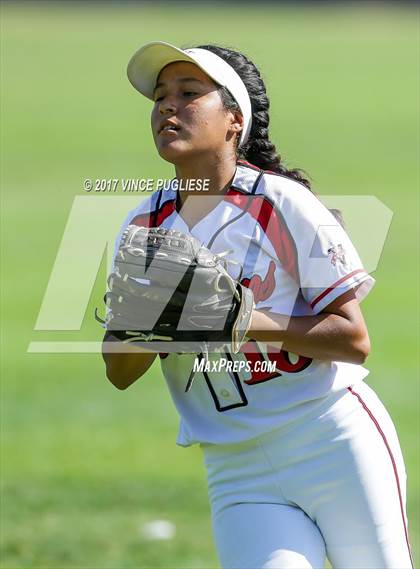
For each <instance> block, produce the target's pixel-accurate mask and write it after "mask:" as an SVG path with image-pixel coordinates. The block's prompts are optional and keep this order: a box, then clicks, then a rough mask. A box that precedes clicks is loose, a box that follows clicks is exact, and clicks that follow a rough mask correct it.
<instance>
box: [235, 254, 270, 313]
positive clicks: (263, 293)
mask: <svg viewBox="0 0 420 569" xmlns="http://www.w3.org/2000/svg"><path fill="white" fill-rule="evenodd" d="M275 270H276V264H275V262H274V261H270V265H269V267H268V271H267V274H266V276H265V278H264V280H262V278H261V277H260V276H259V275H254V276H253V277H251V278H250V279H242V281H241V284H243V285H244V286H246V287H247V288H250V289H251V290H252V292H253V293H254V300H255V303H257V302H260V301H261V300H266V299H267V298H270V296H271V295H272V294H273V290H274V287H275V284H276V280H275V278H274V272H275Z"/></svg>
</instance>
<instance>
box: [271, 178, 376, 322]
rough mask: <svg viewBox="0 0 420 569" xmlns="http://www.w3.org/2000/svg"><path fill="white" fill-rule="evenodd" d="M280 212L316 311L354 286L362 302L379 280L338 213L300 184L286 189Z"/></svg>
mask: <svg viewBox="0 0 420 569" xmlns="http://www.w3.org/2000/svg"><path fill="white" fill-rule="evenodd" d="M280 212H281V218H282V223H284V224H285V225H286V226H287V231H288V233H289V235H290V238H291V242H292V243H293V248H291V251H292V254H293V255H294V256H295V259H294V264H295V266H296V269H297V271H296V276H297V278H298V280H299V286H300V290H301V292H302V295H303V297H304V299H305V300H306V302H307V303H308V304H309V305H310V307H311V309H312V311H313V312H314V313H315V314H318V313H319V312H321V311H322V310H323V309H324V308H325V307H326V306H327V305H328V304H330V303H331V302H333V301H334V300H335V299H336V298H338V297H339V296H341V295H342V294H344V293H345V292H347V291H348V290H350V289H354V290H355V294H356V298H357V299H358V301H359V302H361V301H362V300H363V298H365V297H366V295H367V294H368V292H369V291H370V290H371V288H372V287H373V285H374V283H375V280H374V279H373V278H372V277H371V276H370V275H369V274H368V273H367V272H366V270H365V269H364V267H363V264H362V261H361V259H360V257H359V255H358V253H357V251H356V249H355V247H354V245H353V243H352V242H351V240H350V238H349V236H348V234H347V232H346V231H345V229H344V228H343V227H342V225H341V224H340V223H339V222H338V220H337V219H336V218H335V216H334V215H333V214H332V213H331V212H330V211H329V210H328V209H327V208H326V207H325V206H324V205H323V204H322V202H321V201H320V200H319V199H318V198H317V197H316V196H315V195H314V194H313V193H312V192H311V191H310V190H308V189H306V188H304V187H303V186H302V185H297V184H293V189H291V190H290V191H288V192H285V195H284V196H283V199H282V200H281V204H280Z"/></svg>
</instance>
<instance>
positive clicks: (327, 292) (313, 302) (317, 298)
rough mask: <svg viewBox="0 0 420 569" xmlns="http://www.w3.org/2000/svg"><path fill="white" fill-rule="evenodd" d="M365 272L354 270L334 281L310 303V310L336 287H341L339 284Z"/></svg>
mask: <svg viewBox="0 0 420 569" xmlns="http://www.w3.org/2000/svg"><path fill="white" fill-rule="evenodd" d="M365 272H366V271H365V270H364V269H356V270H355V271H352V272H351V273H349V274H348V275H345V276H344V277H342V278H341V279H339V280H338V281H336V282H335V283H334V284H332V285H331V286H330V287H328V288H326V289H325V290H324V291H323V292H321V294H320V295H319V296H317V297H316V298H315V299H314V300H313V301H312V302H311V308H314V306H315V304H318V302H319V301H320V300H322V299H323V298H324V297H325V296H327V294H329V293H330V292H331V291H332V290H334V289H335V288H336V287H338V286H339V285H341V283H343V282H344V281H346V280H347V279H349V278H350V277H352V276H353V275H356V274H357V273H365Z"/></svg>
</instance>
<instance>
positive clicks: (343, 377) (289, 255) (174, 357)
mask: <svg viewBox="0 0 420 569" xmlns="http://www.w3.org/2000/svg"><path fill="white" fill-rule="evenodd" d="M176 197H177V191H176V190H175V189H174V188H173V187H170V188H169V189H167V190H160V191H158V192H156V193H154V194H153V195H152V196H151V197H150V198H149V199H147V200H144V201H143V202H142V203H141V204H140V205H139V207H138V208H136V209H135V210H133V211H132V212H130V214H129V215H128V216H127V218H126V220H125V222H124V224H123V226H122V228H121V233H122V231H123V230H124V229H125V228H126V227H127V225H129V224H130V223H131V224H137V225H139V226H147V227H154V226H162V227H165V228H171V229H175V230H177V231H181V232H182V233H185V234H190V235H192V236H194V237H195V238H197V239H198V240H199V241H200V242H202V243H203V245H205V246H207V247H209V248H210V249H211V250H212V251H213V252H215V253H220V252H222V251H227V250H229V251H230V253H229V254H228V255H227V258H228V259H230V260H231V261H234V262H232V263H228V265H227V268H228V270H229V272H230V273H231V274H232V276H234V277H235V278H240V281H241V282H242V284H244V285H245V286H248V287H250V288H251V289H252V290H253V292H254V299H255V303H256V308H257V309H265V310H270V311H271V312H273V313H278V314H286V315H292V316H303V315H314V314H318V313H319V312H321V311H322V310H323V309H324V308H325V307H326V306H327V305H328V304H330V303H331V302H332V301H333V300H335V299H336V298H337V297H339V296H340V295H342V294H343V293H344V292H346V291H348V290H350V289H355V291H356V296H357V298H358V300H359V301H361V300H362V299H363V298H364V297H365V296H366V294H367V293H368V292H369V290H370V289H371V288H372V286H373V284H374V282H375V281H374V279H373V278H372V277H371V276H370V275H369V274H368V273H367V272H366V271H365V270H364V268H363V266H362V263H361V260H360V258H359V256H358V254H357V252H356V250H355V248H354V246H353V244H352V243H351V241H350V239H349V237H348V235H347V234H346V232H345V231H344V229H343V228H342V227H341V225H340V224H339V223H338V221H337V220H336V218H335V217H334V216H333V215H332V214H331V212H330V211H329V210H328V209H327V208H326V207H325V206H324V205H323V204H322V203H321V202H320V200H319V199H318V198H317V197H316V196H315V195H314V194H313V193H312V192H311V191H310V190H308V189H306V188H305V187H304V186H303V185H302V184H299V183H298V182H295V181H294V180H291V179H289V178H286V177H284V176H281V175H278V174H275V173H272V172H264V171H261V170H260V169H259V168H256V167H255V166H253V165H251V164H248V163H247V162H244V161H238V163H237V168H236V172H235V176H234V179H233V181H232V184H231V187H230V189H229V190H228V191H227V192H226V194H225V196H224V198H223V200H222V201H220V202H219V203H218V205H217V206H216V207H215V208H214V209H213V210H212V211H210V213H208V214H207V215H205V216H204V217H203V218H202V219H201V220H200V221H198V223H196V224H195V225H194V226H193V227H192V228H191V229H190V228H189V227H188V226H187V224H186V223H185V221H184V220H183V218H182V216H181V215H180V213H179V212H178V210H177V205H176V203H177V200H176ZM204 197H205V193H203V194H202V195H200V196H199V197H197V199H202V198H204ZM181 213H182V212H181ZM121 233H120V235H119V236H118V238H117V242H116V246H118V243H119V240H120V236H121ZM160 358H161V366H162V371H163V374H164V376H165V379H166V381H167V384H168V387H169V390H170V393H171V395H172V398H173V400H174V403H175V405H176V407H177V409H178V412H179V414H180V417H181V422H180V429H179V434H178V439H177V442H178V444H180V445H182V446H188V445H191V444H193V443H197V442H199V443H222V444H223V443H235V442H240V441H243V440H247V439H251V438H253V437H255V436H258V435H260V434H262V433H265V432H268V431H270V430H272V429H274V428H278V427H280V426H282V425H283V424H285V423H288V422H289V421H294V420H296V419H298V418H299V417H300V416H302V415H303V414H305V413H307V412H308V410H309V409H310V407H311V405H312V404H313V402H316V400H319V398H322V397H325V396H327V395H328V394H329V393H331V392H332V391H337V390H340V389H343V388H345V387H347V386H350V385H354V384H356V383H358V382H360V381H362V380H363V379H364V378H365V377H366V375H367V374H368V373H369V372H368V370H366V369H365V368H364V367H362V366H360V365H354V364H348V363H343V362H334V361H324V360H316V359H311V358H307V357H302V356H299V355H297V354H292V353H290V352H286V351H284V350H279V349H275V348H273V347H270V346H268V345H266V344H264V343H262V342H255V341H250V342H247V343H246V344H244V345H243V346H242V348H241V350H240V352H239V353H238V354H232V353H230V352H228V353H226V352H222V353H211V354H209V359H210V364H209V365H207V366H206V368H205V369H203V370H202V371H197V372H196V376H195V379H194V382H193V384H192V388H191V390H190V391H188V392H185V387H186V383H187V380H188V378H189V376H190V372H191V369H192V367H193V365H194V360H195V355H192V354H175V353H170V354H160ZM221 359H222V360H223V361H224V362H225V363H226V367H227V368H229V366H230V369H227V371H226V370H225V369H223V368H221V367H218V364H217V362H218V361H220V360H221ZM212 362H215V363H214V365H213V364H212ZM227 362H230V363H227ZM239 362H243V363H242V364H240V363H239ZM269 365H271V366H272V368H271V369H268V367H269Z"/></svg>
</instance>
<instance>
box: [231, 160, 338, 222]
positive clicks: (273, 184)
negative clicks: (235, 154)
mask: <svg viewBox="0 0 420 569" xmlns="http://www.w3.org/2000/svg"><path fill="white" fill-rule="evenodd" d="M235 182H236V183H235V187H237V188H238V189H239V191H241V192H242V193H244V194H253V195H254V196H255V198H254V201H256V202H259V205H260V207H264V209H265V210H272V211H273V212H276V214H277V215H278V216H280V217H281V218H283V219H284V220H285V221H286V222H287V221H288V220H290V219H293V218H300V219H302V220H304V219H307V220H308V221H309V220H311V221H312V222H313V223H316V222H317V221H320V220H322V223H333V224H335V223H336V220H335V218H334V216H333V215H332V214H331V212H330V211H329V210H328V208H327V207H325V205H324V204H323V203H322V202H321V200H320V199H319V198H318V197H317V196H316V195H315V194H314V193H313V192H312V191H311V190H309V189H308V188H307V187H306V186H304V185H303V184H302V183H300V182H297V181H296V180H293V179H291V178H288V177H287V176H284V175H282V174H277V173H276V172H271V171H268V170H261V169H260V168H257V167H256V166H254V165H252V164H249V163H248V162H245V161H242V160H241V161H238V171H237V176H236V178H235ZM255 206H256V204H255Z"/></svg>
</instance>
